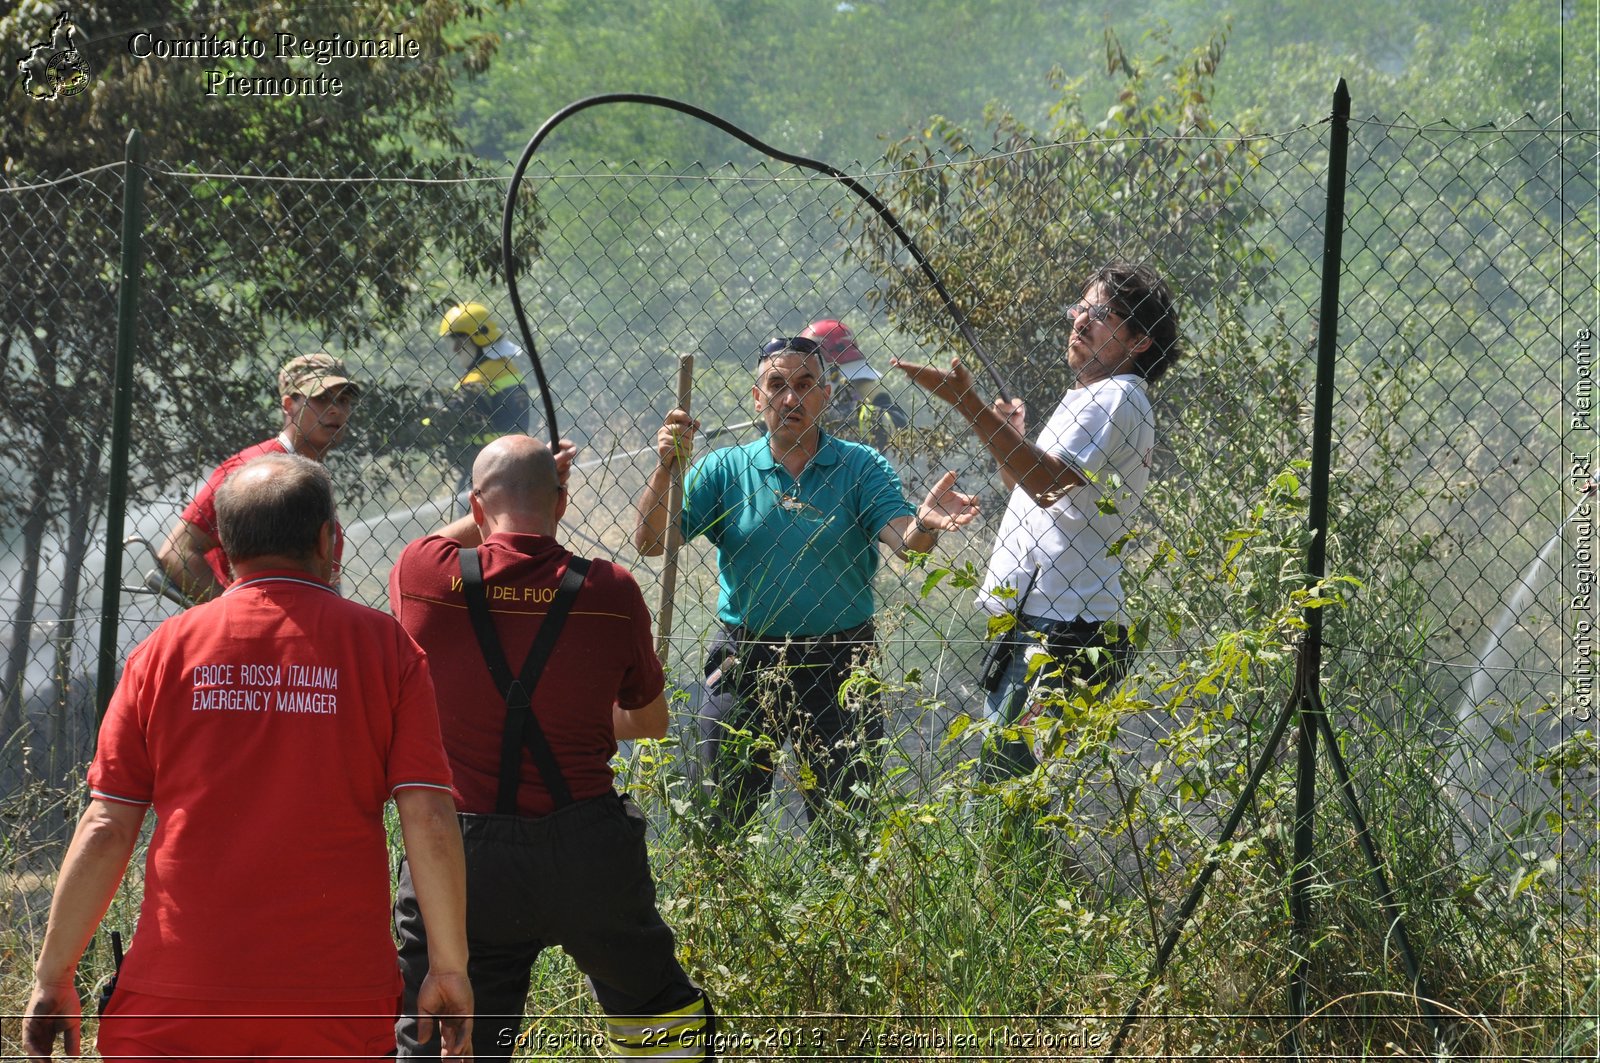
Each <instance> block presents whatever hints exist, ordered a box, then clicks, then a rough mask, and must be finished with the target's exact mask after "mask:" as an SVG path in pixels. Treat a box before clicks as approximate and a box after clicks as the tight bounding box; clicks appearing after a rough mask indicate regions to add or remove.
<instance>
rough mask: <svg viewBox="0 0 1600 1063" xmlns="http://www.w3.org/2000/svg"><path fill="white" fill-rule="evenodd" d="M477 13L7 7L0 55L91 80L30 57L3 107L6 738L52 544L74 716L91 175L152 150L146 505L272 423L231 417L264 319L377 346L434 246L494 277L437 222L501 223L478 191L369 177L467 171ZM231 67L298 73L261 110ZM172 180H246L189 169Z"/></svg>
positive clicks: (92, 518) (96, 372) (117, 182)
mask: <svg viewBox="0 0 1600 1063" xmlns="http://www.w3.org/2000/svg"><path fill="white" fill-rule="evenodd" d="M501 2H503V0H501ZM488 6H490V5H488V4H485V3H478V2H475V0H418V2H417V3H412V4H399V3H394V2H391V0H354V2H352V3H349V4H343V5H336V6H332V7H330V6H327V5H323V4H314V3H309V2H300V0H278V2H274V3H268V4H264V5H260V6H258V7H256V8H254V9H252V10H250V11H248V12H243V13H241V12H240V11H239V10H238V7H237V5H233V4H228V3H225V2H222V0H134V2H118V3H115V4H112V3H86V4H80V5H75V6H74V7H73V9H72V19H73V23H74V24H73V25H71V26H66V25H63V24H60V23H57V22H56V18H57V13H56V11H54V10H53V9H52V7H51V5H48V4H44V3H39V2H37V0H25V2H24V3H22V4H21V5H19V6H18V7H17V8H16V10H14V11H13V12H12V13H11V14H9V15H7V16H5V17H4V18H0V53H3V54H5V55H7V56H29V55H30V54H31V55H35V56H37V55H38V47H37V46H38V45H39V44H40V42H41V41H43V42H49V47H52V48H55V49H56V52H55V53H54V54H56V55H57V56H58V57H59V56H60V55H61V53H62V49H61V48H60V47H59V43H58V42H60V43H70V45H71V46H72V51H71V53H70V62H69V63H68V64H67V65H68V66H71V67H73V68H74V69H76V70H78V71H81V72H82V73H84V74H86V78H82V79H79V80H78V81H77V82H75V83H74V84H73V85H72V86H71V89H72V91H70V92H68V91H61V92H57V93H54V94H53V96H52V94H51V93H48V92H43V91H41V70H40V68H39V66H38V64H35V65H34V67H33V68H32V69H31V70H30V69H26V68H25V69H21V70H19V71H18V73H17V74H16V76H15V77H13V78H12V79H11V81H10V82H9V84H8V85H7V86H6V106H5V107H4V108H3V109H0V169H3V172H4V175H5V180H6V182H7V187H6V188H5V189H4V190H3V191H0V227H3V228H4V230H5V231H6V232H7V233H8V234H9V235H10V237H11V238H10V240H9V241H8V243H7V246H6V247H5V249H4V250H3V251H0V388H3V389H4V391H5V393H6V395H7V402H6V403H5V405H4V407H3V412H0V439H3V440H4V442H5V444H6V447H7V450H8V452H9V453H10V454H11V455H13V456H14V460H15V462H16V463H17V466H18V467H17V469H16V475H15V477H14V479H15V481H16V484H17V487H16V489H15V493H16V502H17V505H15V506H13V507H12V508H11V510H10V511H11V512H20V514H21V521H20V525H21V527H20V540H21V551H22V566H21V574H20V578H19V581H18V583H19V586H18V592H19V599H20V600H19V601H18V603H17V606H16V612H15V614H14V615H13V617H12V631H11V640H10V647H9V653H8V657H7V660H6V663H5V671H4V675H3V679H0V684H3V685H0V698H3V701H0V736H4V737H5V738H7V739H11V738H13V737H14V736H18V735H19V734H21V731H22V728H23V726H24V724H25V720H24V715H23V704H22V702H23V694H24V691H23V687H24V679H25V674H26V665H27V660H28V657H29V654H30V651H31V648H32V645H33V635H34V630H35V628H36V626H37V625H36V620H37V619H38V616H39V612H38V610H39V603H38V602H37V601H36V598H37V595H38V591H39V585H40V584H39V576H40V566H41V562H42V560H43V558H44V555H45V553H46V546H47V542H48V541H49V540H50V538H51V537H52V536H54V537H55V539H56V541H57V542H59V544H60V558H59V561H60V564H61V571H62V572H63V574H64V575H63V578H62V581H61V586H60V590H59V595H58V601H57V603H56V615H57V620H58V626H57V630H58V631H59V632H61V633H62V634H61V637H60V638H58V640H57V645H56V662H55V665H54V667H53V669H52V674H53V676H54V678H55V683H54V685H55V688H56V694H55V699H56V703H57V704H58V705H60V706H61V707H63V708H69V707H71V706H81V705H83V704H85V703H86V699H84V698H83V697H82V696H81V692H74V691H72V690H70V689H69V683H68V677H69V676H71V675H72V674H73V671H74V666H73V662H72V646H73V639H72V637H71V632H72V631H73V629H74V624H75V622H76V620H77V614H78V609H79V599H80V597H81V595H82V591H83V588H82V586H81V585H80V572H81V568H82V563H83V560H84V557H85V555H86V553H87V550H88V546H89V544H90V543H91V541H92V536H93V533H94V530H95V528H96V527H97V526H98V524H99V520H100V517H101V515H102V511H103V507H104V498H105V494H106V486H107V485H106V480H105V473H104V470H103V469H102V468H101V460H102V458H103V457H104V456H105V455H104V446H105V440H106V438H107V437H108V435H109V420H110V410H111V402H110V397H111V386H110V380H111V372H112V352H113V351H114V350H115V318H116V304H117V276H116V261H117V248H118V246H119V235H118V234H119V229H120V226H121V220H122V218H121V213H122V208H121V182H122V175H121V174H120V172H118V170H117V169H109V170H103V171H100V172H98V173H85V172H84V171H89V170H91V169H92V168H95V167H100V166H108V165H109V166H112V167H115V165H116V164H117V163H119V162H120V161H121V159H122V157H123V145H124V141H125V138H126V136H127V133H128V131H129V130H130V129H135V128H137V129H141V130H142V131H144V133H145V134H146V136H147V140H148V143H149V157H150V158H151V159H152V160H159V161H153V162H152V164H151V165H150V167H149V170H150V192H149V218H148V220H147V222H146V224H145V227H144V236H143V242H144V258H145V267H144V271H143V276H142V285H143V301H142V313H141V315H140V322H139V341H138V349H137V354H136V359H137V368H136V382H137V384H136V386H137V391H138V393H139V394H140V395H141V396H143V397H142V398H141V400H140V407H141V409H140V417H139V422H140V428H139V429H138V430H136V431H135V434H134V440H133V453H132V455H131V459H130V468H131V469H132V470H133V472H132V475H133V476H134V478H135V483H134V484H133V485H132V486H133V488H134V489H135V490H138V489H141V488H142V489H151V490H159V489H161V488H164V487H169V486H171V485H172V484H174V482H175V481H177V480H178V479H179V478H180V477H192V475H193V471H194V469H195V468H196V467H197V466H202V465H203V464H204V463H205V462H208V461H210V462H214V461H216V460H217V459H218V458H220V457H221V456H222V455H223V454H225V453H226V452H227V451H228V450H230V449H232V448H233V447H235V446H237V445H240V444H242V443H243V442H244V441H245V440H247V439H248V438H250V437H252V436H255V437H259V433H260V431H261V429H262V428H263V427H266V426H264V425H262V424H261V423H259V421H257V420H256V419H255V418H254V417H246V416H241V410H248V409H251V408H255V407H257V406H258V404H259V403H260V397H261V396H262V395H263V394H270V393H271V390H272V387H271V365H272V363H274V362H276V361H281V351H271V350H267V349H266V348H267V346H268V341H269V337H272V333H273V330H274V329H295V330H300V331H303V332H305V333H309V334H310V336H312V337H314V339H315V341H316V342H317V343H318V344H319V345H327V344H330V343H345V344H349V343H353V342H356V341H357V340H359V339H361V338H362V337H366V336H370V335H371V334H372V332H373V330H374V328H375V327H376V326H377V325H378V324H379V323H380V322H383V321H385V320H390V319H393V318H395V317H397V316H399V315H402V314H404V313H406V312H407V310H408V309H414V308H411V307H409V306H408V304H410V303H411V302H413V301H414V299H415V298H416V297H417V291H416V286H415V282H414V280H413V276H414V274H415V266H416V264H417V262H418V260H419V257H420V256H421V255H423V254H424V253H425V250H427V249H429V248H431V247H432V246H434V245H435V244H437V245H439V247H440V248H441V249H442V250H441V252H440V253H454V254H456V255H458V256H459V257H460V259H461V261H462V263H463V264H464V270H465V271H466V272H467V273H468V274H469V275H471V274H474V273H475V274H478V275H482V274H484V273H487V272H490V271H492V269H493V268H494V267H493V262H494V256H495V253H496V251H497V248H498V237H497V234H496V233H494V232H490V231H485V230H484V229H483V227H482V226H481V225H479V226H474V225H471V224H465V223H455V222H452V224H449V225H441V224H440V223H439V220H438V219H441V218H450V219H457V218H461V219H472V218H479V219H487V218H490V217H493V216H494V212H493V211H492V210H484V209H482V206H483V202H482V197H483V196H486V195H488V196H492V195H493V193H494V188H493V186H490V185H486V184H471V183H464V184H444V183H430V184H423V183H412V184H407V185H403V186H398V187H400V188H401V189H402V190H401V191H400V192H398V193H397V194H395V195H389V196H384V197H374V196H369V195H366V194H364V192H365V189H366V186H365V185H364V184H363V183H361V182H362V179H363V178H371V177H376V176H389V177H429V178H437V177H442V176H469V175H470V173H471V171H470V169H469V168H468V167H467V166H466V165H465V164H463V163H460V162H453V161H452V160H453V159H455V158H456V157H457V156H456V154H455V152H456V149H458V148H459V141H458V139H457V138H456V136H455V132H454V122H453V110H452V104H453V98H454V88H453V86H454V83H455V80H456V79H457V78H458V77H461V76H473V75H476V74H478V73H481V72H482V71H483V70H484V69H485V68H486V66H487V64H488V62H489V59H490V57H491V56H492V54H493V52H494V49H495V47H496V44H497V40H496V38H495V37H494V36H493V35H491V34H485V33H482V32H473V31H472V30H471V28H470V27H469V26H468V25H467V24H466V23H467V20H469V19H471V18H474V17H476V16H478V15H479V14H481V13H482V12H483V11H484V10H486V9H487V7H488ZM495 6H499V5H498V4H497V5H495ZM52 34H54V35H55V36H56V38H57V40H56V41H55V42H52V41H51V38H52ZM280 34H289V35H292V36H293V37H294V38H295V44H294V46H293V47H289V48H285V47H284V45H285V43H286V41H285V38H284V37H282V36H280ZM136 38H137V40H136ZM363 40H366V41H373V42H379V41H388V42H391V49H395V50H402V54H399V55H396V54H393V51H391V52H389V53H385V54H369V55H367V56H365V57H357V58H346V57H343V56H342V55H340V54H339V53H338V51H337V50H338V49H341V48H345V47H348V46H349V42H359V41H363ZM224 42H234V43H236V44H238V43H242V44H243V45H244V48H243V49H242V50H244V51H245V53H246V54H244V55H242V56H239V55H228V54H223V55H220V56H219V55H216V54H209V55H208V56H207V57H205V58H178V57H176V56H175V55H174V54H173V53H174V51H175V50H182V49H184V48H189V49H194V48H200V49H202V50H205V49H209V50H210V52H211V53H215V52H217V51H225V50H226V49H225V47H224ZM163 48H165V50H166V52H165V57H163V51H162V49H163ZM317 49H322V54H321V55H318V54H317ZM330 50H333V54H329V51H330ZM372 51H374V52H376V51H377V49H376V48H375V47H374V48H373V49H372ZM252 52H254V54H251V53H252ZM407 56H413V57H409V58H408V57H407ZM56 61H59V60H56ZM63 69H64V67H63ZM210 71H215V72H216V73H215V74H214V75H213V74H212V73H209V72H210ZM229 75H232V76H235V77H238V78H246V79H272V80H271V81H270V82H261V83H259V84H261V85H269V84H270V85H276V86H282V85H283V83H284V81H285V79H290V80H293V81H294V83H295V85H296V86H297V88H299V89H301V91H296V92H294V93H293V94H289V93H288V92H287V91H286V90H283V89H282V88H281V87H280V88H277V89H276V90H275V91H274V92H269V93H268V94H261V92H260V89H259V88H256V86H257V84H258V83H257V82H254V81H251V82H250V84H251V86H252V88H253V89H255V91H254V92H253V93H252V94H250V95H233V96H229V95H226V94H223V95H214V94H212V90H214V89H215V88H216V86H217V83H218V82H217V79H219V78H226V77H227V76H229ZM319 77H320V78H322V80H321V81H320V82H318V80H317V79H318V78H319ZM332 78H337V79H338V81H339V91H338V92H337V93H334V92H333V91H331V80H330V79H332ZM307 79H309V80H307ZM308 85H313V86H316V85H320V86H321V87H320V88H318V87H313V88H312V89H311V91H304V90H305V87H306V86H308ZM56 87H58V88H59V87H60V86H59V85H57V86H56ZM235 91H238V90H235ZM185 168H187V170H189V171H193V172H196V173H198V172H200V171H203V170H213V169H216V170H224V171H228V172H231V173H235V174H240V175H244V176H243V177H242V178H239V179H220V180H219V179H202V178H199V177H189V176H184V175H183V174H184V169H185ZM74 175H76V176H74ZM255 175H259V176H261V177H268V176H291V175H292V176H294V177H296V178H310V179H312V180H311V181H310V182H306V183H298V182H294V181H265V180H262V181H255V180H250V179H249V178H250V177H251V176H255ZM323 179H326V180H325V181H323ZM240 219H248V224H246V225H243V226H241V225H239V224H238V223H239V220H240ZM11 766H14V764H13V765H11Z"/></svg>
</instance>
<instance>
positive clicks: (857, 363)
mask: <svg viewBox="0 0 1600 1063" xmlns="http://www.w3.org/2000/svg"><path fill="white" fill-rule="evenodd" d="M800 335H802V336H804V337H805V338H806V339H808V340H816V341H817V342H818V343H819V344H821V345H822V357H823V359H824V360H825V361H827V362H828V363H829V364H831V365H832V366H834V367H835V368H837V369H838V370H839V373H840V374H841V375H842V376H843V377H844V378H845V379H846V380H877V379H879V377H880V375H881V374H879V372H878V371H877V370H876V369H874V368H872V366H871V365H869V364H868V363H867V356H866V355H864V354H862V353H861V348H860V347H857V346H856V338H855V336H854V335H852V334H851V332H850V330H849V329H848V328H846V327H845V325H844V322H842V321H835V320H833V319H832V318H826V319H824V320H822V321H813V322H812V323H811V324H809V325H807V326H806V328H805V331H804V332H802V333H800Z"/></svg>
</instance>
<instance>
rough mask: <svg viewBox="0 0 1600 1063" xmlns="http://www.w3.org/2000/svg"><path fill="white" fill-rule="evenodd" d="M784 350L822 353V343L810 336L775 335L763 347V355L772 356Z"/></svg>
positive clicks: (798, 352) (797, 352) (765, 356)
mask: <svg viewBox="0 0 1600 1063" xmlns="http://www.w3.org/2000/svg"><path fill="white" fill-rule="evenodd" d="M784 351H793V352H794V353H795V354H821V353H822V344H820V343H818V342H817V341H816V340H814V339H811V338H810V337H809V336H774V337H772V338H771V339H770V340H768V341H767V345H766V346H765V347H762V348H761V357H763V358H771V357H772V356H773V355H775V354H782V353H783V352H784Z"/></svg>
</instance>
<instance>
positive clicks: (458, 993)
mask: <svg viewBox="0 0 1600 1063" xmlns="http://www.w3.org/2000/svg"><path fill="white" fill-rule="evenodd" d="M436 1022H437V1023H438V1025H439V1043H440V1049H441V1051H440V1054H441V1055H444V1056H454V1057H460V1056H465V1055H467V1054H468V1053H470V1052H471V1051H472V984H471V983H470V982H468V981H467V976H466V974H465V973H464V972H457V973H455V974H439V973H437V972H434V971H429V972H428V975H427V977H426V978H424V979H423V980H422V988H421V989H420V990H418V992H417V1038H418V1040H420V1041H423V1042H426V1041H428V1040H430V1039H432V1037H433V1027H434V1023H436Z"/></svg>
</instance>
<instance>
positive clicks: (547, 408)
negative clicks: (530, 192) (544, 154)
mask: <svg viewBox="0 0 1600 1063" xmlns="http://www.w3.org/2000/svg"><path fill="white" fill-rule="evenodd" d="M607 103H642V104H646V105H648V106H651V107H665V108H666V109H667V110H670V111H677V112H679V113H681V114H686V115H688V116H690V117H691V118H698V119H699V120H700V121H702V122H706V123H708V124H709V125H713V126H715V127H716V128H718V129H720V130H722V131H723V132H724V133H727V134H728V135H729V136H731V137H733V138H734V139H735V140H738V141H740V142H741V143H743V144H745V145H747V146H749V147H752V148H754V149H755V150H757V151H759V152H761V153H762V154H764V155H767V156H768V157H770V158H773V159H777V160H778V161H779V162H786V163H788V164H789V165H791V166H797V167H799V168H800V169H803V170H812V171H815V172H817V173H821V174H826V175H827V176H829V177H831V178H833V179H834V180H836V181H838V182H839V183H841V184H843V185H844V186H845V187H846V188H848V189H849V190H850V191H852V192H854V193H855V194H856V195H857V196H859V197H860V198H861V199H863V200H864V201H866V203H867V205H868V206H870V207H871V208H872V209H873V210H874V211H875V212H876V213H877V215H878V217H880V218H882V219H883V220H884V221H885V222H886V223H887V224H888V226H889V229H890V230H891V231H892V232H893V233H894V234H895V236H896V237H898V238H899V240H900V242H901V244H903V245H904V246H905V248H906V250H907V251H910V252H911V257H912V258H913V259H915V260H916V263H917V266H918V267H920V268H921V270H922V272H923V275H924V276H926V277H927V278H928V280H929V281H930V282H931V283H932V284H933V289H934V291H936V292H938V293H939V299H940V301H941V302H943V303H944V307H945V309H946V310H948V311H949V312H950V316H951V317H953V318H954V319H955V323H956V329H957V330H958V331H959V332H960V333H961V336H962V338H963V339H965V340H966V341H967V345H968V346H969V347H971V348H972V353H973V354H974V355H975V356H976V357H977V359H978V364H979V365H980V366H982V368H983V370H984V371H985V372H986V373H988V374H989V379H990V380H991V381H993V382H994V386H995V390H996V391H997V392H998V393H999V396H1000V398H1002V399H1005V398H1009V397H1010V396H1009V395H1007V393H1006V388H1005V385H1004V384H1003V383H1002V382H1001V380H1000V377H999V376H998V375H997V374H996V373H995V371H994V367H993V366H991V365H990V364H989V357H988V355H987V354H985V353H984V350H983V347H982V346H981V345H980V344H979V343H978V337H977V335H976V334H975V333H974V332H973V331H972V326H971V325H970V324H969V323H968V322H967V316H966V315H965V314H964V313H962V312H961V308H960V307H959V306H957V305H956V301H955V300H954V299H952V298H951V297H950V293H949V291H948V290H946V289H945V286H944V282H943V281H942V280H940V279H939V275H938V274H937V273H935V272H934V270H933V267H932V266H931V265H929V263H928V260H927V258H926V257H925V256H924V255H923V254H922V251H921V249H920V248H918V247H917V245H916V243H914V242H913V241H912V239H911V236H910V234H908V233H907V232H906V231H905V229H903V228H902V227H901V225H900V221H899V219H897V218H896V217H895V216H894V213H893V212H892V211H890V210H889V208H888V207H887V206H885V205H884V204H883V202H882V201H881V200H879V199H878V197H877V196H875V195H873V193H872V191H871V190H870V189H868V188H867V187H865V186H864V185H862V184H861V182H859V181H857V180H856V179H855V178H853V177H851V176H850V175H849V174H847V173H845V172H844V171H842V170H840V169H838V168H836V167H833V166H830V165H828V164H827V163H825V162H819V161H818V160H816V159H808V158H806V157H805V156H803V155H794V154H791V153H790V152H787V151H783V150H782V149H779V148H775V147H773V146H772V145H770V144H767V143H764V142H762V141H761V140H758V139H756V138H755V137H754V136H751V135H750V134H749V133H747V132H745V131H744V130H743V129H740V128H739V127H738V126H736V125H734V124H733V123H732V122H729V121H727V120H726V119H724V118H720V117H718V116H717V115H714V114H712V113H711V112H710V111H706V110H702V109H701V108H699V107H696V106H694V104H691V103H684V102H683V101H682V100H674V99H672V98H670V97H667V96H652V95H650V94H648V93H640V92H607V93H602V94H601V95H598V96H586V97H584V98H583V99H581V100H577V101H574V102H573V103H569V104H567V105H566V106H565V107H563V108H561V110H559V111H557V112H556V113H555V114H553V115H551V116H550V117H549V118H546V119H545V121H544V124H543V125H541V126H540V127H539V130H538V132H536V133H534V134H533V139H532V140H530V141H528V146H527V147H526V148H524V149H522V158H520V159H519V160H517V168H516V170H515V171H514V172H513V173H512V175H511V186H510V187H509V188H507V189H506V210H505V218H504V219H503V221H502V223H501V226H500V256H501V261H502V263H503V265H504V267H505V271H506V287H507V288H508V289H509V290H510V292H511V309H512V313H513V314H514V315H515V316H516V319H517V331H518V332H519V333H521V335H522V342H523V346H524V347H526V348H527V351H528V358H529V359H530V360H531V361H532V362H533V375H534V377H535V378H536V379H537V380H538V382H539V394H540V396H541V397H542V398H543V399H544V412H545V418H546V420H547V422H548V424H549V426H550V445H551V446H552V447H557V446H559V445H560V442H561V440H560V433H559V432H557V431H556V407H555V403H554V401H552V399H551V398H550V384H549V381H548V380H546V379H545V375H544V366H543V365H542V364H541V363H540V361H539V352H538V350H537V348H536V347H535V346H534V342H533V332H532V330H531V329H529V328H528V318H527V314H526V313H525V312H524V310H523V308H522V295H521V293H520V292H518V291H517V271H516V260H515V256H514V255H513V254H512V250H511V220H512V217H513V216H514V214H515V211H516V202H517V187H518V186H519V185H520V184H521V183H522V175H523V174H524V173H525V172H526V171H527V169H528V163H529V162H531V161H532V160H533V154H534V152H536V151H538V150H539V145H540V144H542V143H543V142H544V138H545V137H547V136H549V135H550V133H551V131H552V130H554V129H555V128H556V126H558V125H560V124H561V123H562V122H565V121H566V120H567V119H568V118H571V117H572V116H573V115H575V114H577V113H578V112H579V111H586V110H588V109H589V108H590V107H598V106H600V105H601V104H607Z"/></svg>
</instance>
